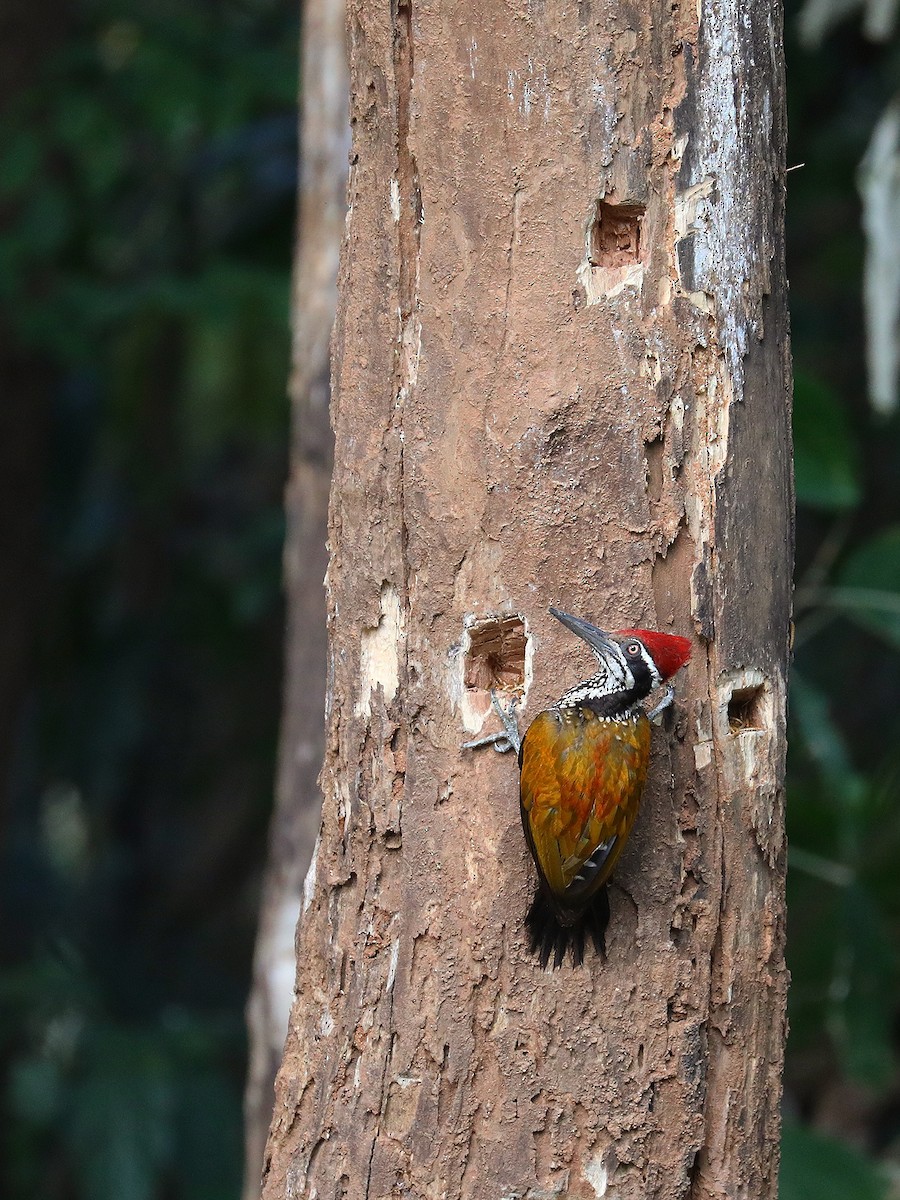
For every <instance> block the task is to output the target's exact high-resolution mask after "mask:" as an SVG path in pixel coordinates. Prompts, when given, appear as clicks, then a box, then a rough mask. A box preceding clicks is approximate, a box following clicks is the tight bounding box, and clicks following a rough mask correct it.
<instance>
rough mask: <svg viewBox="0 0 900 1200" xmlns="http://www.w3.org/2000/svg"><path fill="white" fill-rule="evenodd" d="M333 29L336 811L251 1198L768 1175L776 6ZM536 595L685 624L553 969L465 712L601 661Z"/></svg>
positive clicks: (525, 871) (585, 11)
mask: <svg viewBox="0 0 900 1200" xmlns="http://www.w3.org/2000/svg"><path fill="white" fill-rule="evenodd" d="M349 23H350V24H349V27H350V37H351V81H352V89H351V94H352V97H353V100H352V107H351V123H352V127H353V134H354V144H353V154H352V159H351V161H352V164H353V165H352V168H351V181H350V205H351V208H350V219H349V223H348V232H347V237H346V240H345V244H344V250H343V257H342V268H341V278H340V297H341V298H340V303H339V309H338V320H337V326H336V333H335V342H334V362H333V401H332V421H333V424H334V428H335V434H336V462H337V468H336V474H335V479H334V483H333V488H332V494H331V509H330V541H331V550H332V557H331V562H330V566H329V571H328V606H329V620H330V650H329V694H328V709H327V711H328V740H327V749H326V759H325V769H324V773H323V783H324V815H323V826H322V833H321V842H320V846H319V849H318V852H317V854H316V857H315V859H314V862H313V866H312V868H311V871H310V875H309V877H308V884H307V888H306V892H305V902H304V903H305V913H304V916H303V918H302V920H301V924H300V927H299V932H298V976H297V997H296V1000H295V1004H294V1008H293V1011H292V1015H291V1022H290V1029H289V1033H288V1039H287V1044H286V1048H285V1058H284V1063H283V1066H282V1069H281V1072H280V1074H279V1080H278V1083H277V1087H276V1105H275V1117H274V1122H273V1126H272V1130H271V1133H270V1139H269V1145H268V1150H267V1174H266V1181H265V1186H264V1195H265V1196H266V1197H267V1198H268V1200H274V1198H275V1197H283V1196H292V1197H299V1196H303V1197H310V1198H311V1197H317V1198H318V1200H324V1198H325V1197H328V1198H330V1197H338V1196H340V1197H346V1198H348V1200H355V1198H357V1197H369V1198H381V1197H388V1196H391V1195H409V1196H416V1197H448V1198H457V1197H479V1198H480V1197H484V1198H485V1200H488V1198H490V1200H498V1198H499V1197H513V1196H516V1197H521V1198H524V1197H526V1196H529V1197H534V1198H537V1197H549V1196H557V1195H559V1196H563V1195H564V1196H567V1197H595V1196H604V1195H606V1196H615V1197H616V1198H617V1200H637V1198H638V1197H640V1198H641V1200H643V1198H644V1197H648V1196H649V1197H665V1198H666V1200H669V1198H675V1197H679V1198H681V1197H690V1198H691V1200H701V1198H704V1197H719V1196H729V1197H748V1198H750V1197H752V1198H753V1200H760V1198H763V1197H767V1196H774V1195H775V1191H776V1178H777V1161H778V1142H779V1137H778V1133H779V1111H778V1110H779V1098H780V1076H781V1063H782V1051H783V1038H784V1000H785V989H786V982H787V980H786V973H785V968H784V962H783V937H784V893H783V882H784V863H785V846H784V837H783V760H784V747H785V738H784V717H785V673H786V667H787V657H788V637H789V634H788V630H789V607H790V575H791V559H792V515H791V511H792V497H791V487H790V429H789V364H788V350H787V321H786V308H785V290H786V289H785V280H784V267H783V245H782V234H783V201H784V103H783V95H784V93H783V80H782V49H781V17H780V11H779V9H778V7H777V5H776V6H773V5H770V4H768V3H763V2H762V0H744V2H743V3H741V4H739V3H738V0H701V3H700V4H699V5H693V4H690V5H684V6H682V5H678V4H675V5H672V4H670V3H668V2H666V3H660V2H657V0H653V2H652V3H651V4H649V5H631V4H627V3H624V2H621V0H620V2H615V0H610V2H607V3H602V2H601V0H581V2H580V3H578V4H574V3H573V4H563V3H560V2H558V0H543V2H539V0H531V2H530V3H529V2H527V0H505V2H504V3H502V4H500V3H497V2H496V0H491V2H489V3H485V4H484V5H482V6H481V8H480V10H479V15H478V20H477V22H476V21H474V20H473V13H472V9H471V7H470V6H469V5H462V4H453V3H450V2H449V0H431V2H430V3H425V2H421V3H420V2H418V0H416V2H414V3H410V2H409V0H393V2H389V0H351V3H350V7H349ZM551 603H556V604H559V605H560V606H561V607H562V608H564V609H568V610H569V611H574V612H576V613H579V614H581V615H584V616H586V617H589V618H591V619H593V620H596V621H597V622H599V623H601V624H605V625H607V626H612V627H616V626H622V625H635V624H637V625H647V626H651V627H653V626H656V627H658V628H662V629H671V630H674V631H678V632H684V633H692V634H693V635H694V638H695V649H694V656H693V660H692V662H691V665H690V668H689V670H688V672H687V673H686V676H683V677H682V679H681V682H680V695H679V699H678V701H677V705H676V711H675V715H674V721H673V723H672V725H671V726H670V728H669V729H668V730H667V731H657V732H656V733H655V734H654V749H653V758H652V763H651V774H650V781H649V784H648V787H647V790H646V793H645V797H644V802H643V805H642V810H641V813H640V815H639V817H638V822H637V826H636V829H635V833H634V835H633V837H632V840H631V842H630V843H629V846H628V847H627V849H626V852H625V854H624V856H623V858H622V859H621V862H620V865H619V867H618V868H617V872H616V876H615V881H614V886H613V888H612V894H611V905H612V923H611V927H610V933H609V936H608V945H609V956H608V960H607V961H606V962H603V961H601V960H600V959H598V958H596V957H594V958H590V959H589V960H588V961H587V962H586V963H585V966H584V967H583V968H581V969H573V968H571V967H565V968H563V969H562V970H560V971H558V972H556V973H550V972H546V973H545V972H542V971H541V970H540V969H539V967H538V966H537V964H536V963H535V962H534V961H533V960H532V959H530V958H529V957H528V955H527V953H526V950H525V946H524V938H523V928H522V925H523V915H524V913H525V910H526V906H527V903H528V900H529V897H530V893H531V890H532V887H533V873H532V868H531V865H530V863H529V861H528V857H527V853H526V850H525V844H524V840H523V838H522V834H521V830H520V828H519V817H518V802H517V774H516V769H515V764H514V762H513V761H512V759H511V757H506V758H504V757H501V756H499V755H495V754H492V753H490V752H489V751H483V752H480V753H476V754H472V753H467V752H463V751H461V750H460V743H461V742H462V741H463V740H464V739H465V738H466V737H467V736H471V734H472V733H473V732H476V731H478V730H480V729H481V728H482V727H484V728H485V729H487V728H489V727H492V723H493V721H494V718H493V717H492V715H491V714H490V711H489V698H488V692H487V685H488V684H489V682H490V678H491V676H492V673H493V675H494V677H496V678H497V680H498V682H500V683H502V684H504V685H505V686H506V687H507V688H515V687H516V685H518V688H519V690H520V691H521V692H522V693H523V696H524V698H523V702H522V704H521V705H520V714H521V718H522V721H523V723H526V722H527V721H528V720H529V719H531V718H532V717H533V716H534V715H535V714H536V713H537V712H538V711H540V709H541V708H543V707H545V706H546V704H547V703H548V702H549V701H552V700H553V699H554V698H555V697H556V696H558V695H559V694H560V692H561V691H562V690H563V689H564V688H565V687H566V686H567V685H569V684H571V683H572V682H573V681H574V680H576V679H578V678H581V677H583V676H584V674H586V673H587V671H588V670H589V669H590V664H589V662H588V661H586V656H585V654H584V652H583V650H582V648H580V647H579V646H577V645H573V639H571V638H569V637H568V636H567V635H566V633H565V631H564V630H563V629H562V628H561V627H559V626H557V625H555V623H554V622H553V620H552V618H550V617H549V616H548V614H547V611H546V610H547V606H548V604H551ZM501 618H502V620H501ZM492 622H493V623H492ZM523 634H524V647H523V645H522V635H523Z"/></svg>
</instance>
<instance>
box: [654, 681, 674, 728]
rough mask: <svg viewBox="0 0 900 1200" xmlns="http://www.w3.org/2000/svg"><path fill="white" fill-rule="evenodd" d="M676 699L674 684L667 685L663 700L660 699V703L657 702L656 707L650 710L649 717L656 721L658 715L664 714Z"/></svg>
mask: <svg viewBox="0 0 900 1200" xmlns="http://www.w3.org/2000/svg"><path fill="white" fill-rule="evenodd" d="M674 699H675V689H674V688H673V687H672V685H671V683H670V684H668V685H667V687H666V694H665V695H664V696H663V698H662V700H660V702H659V704H657V706H656V707H655V708H651V709H650V711H649V712H648V713H647V716H648V718H649V719H650V720H651V721H656V719H657V717H660V716H662V714H663V713H664V712H665V710H666V709H667V708H668V707H669V706H670V705H671V703H672V701H673V700H674ZM657 724H659V722H658V721H657Z"/></svg>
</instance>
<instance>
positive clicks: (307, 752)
mask: <svg viewBox="0 0 900 1200" xmlns="http://www.w3.org/2000/svg"><path fill="white" fill-rule="evenodd" d="M348 90H349V83H348V78H347V50H346V38H345V7H344V0H305V3H304V7H303V67H302V110H303V111H302V121H301V130H300V145H301V151H302V166H301V175H300V194H299V219H298V236H297V251H296V266H295V270H294V302H293V322H294V338H293V371H292V375H291V385H290V392H291V408H292V425H293V446H292V451H291V476H290V480H289V482H288V487H287V494H286V508H287V518H288V523H287V537H286V542H285V583H286V589H287V606H288V628H287V640H286V656H285V690H284V719H283V722H282V730H281V745H280V751H279V763H278V775H277V780H276V788H275V812H274V815H273V818H272V829H271V834H270V847H269V860H268V863H267V864H266V874H265V883H264V887H263V895H262V902H261V906H260V922H259V934H258V938H257V945H256V953H255V956H254V971H253V988H252V992H251V996H250V1002H249V1004H248V1008H247V1024H248V1033H249V1041H250V1054H249V1070H248V1077H247V1090H246V1096H245V1102H244V1111H245V1126H246V1154H245V1171H244V1192H243V1195H244V1200H255V1198H256V1197H258V1196H259V1192H260V1173H261V1170H262V1162H263V1151H264V1148H265V1144H266V1133H267V1131H268V1128H269V1122H270V1120H271V1117H272V1101H273V1098H274V1083H275V1073H276V1071H277V1070H278V1064H279V1063H280V1061H281V1055H282V1050H283V1048H284V1038H285V1034H286V1032H287V1025H288V1014H289V1012H290V1007H291V999H292V997H293V994H294V974H295V958H294V930H295V928H296V925H297V918H298V916H299V914H300V899H301V895H302V892H303V879H304V876H305V875H306V869H307V866H308V865H309V860H310V857H311V855H312V851H313V843H314V841H315V835H316V830H317V829H318V827H319V821H320V817H321V799H320V791H319V785H318V773H319V769H320V767H321V765H322V757H323V754H324V750H325V730H324V723H323V718H322V714H323V711H324V708H325V661H326V655H325V640H326V637H325V595H324V590H323V586H322V580H323V577H324V575H325V568H326V566H327V562H328V557H327V548H326V544H325V536H326V524H327V510H328V489H329V486H330V483H331V467H332V436H331V429H330V427H329V423H328V396H329V354H328V350H329V342H330V338H331V327H332V325H333V323H334V313H335V307H336V303H337V273H338V253H339V250H340V244H341V236H342V234H343V231H344V217H345V213H346V199H347V151H348V149H349V132H350V129H349V121H348V112H347V103H348Z"/></svg>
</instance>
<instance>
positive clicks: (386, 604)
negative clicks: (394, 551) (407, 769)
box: [356, 583, 405, 717]
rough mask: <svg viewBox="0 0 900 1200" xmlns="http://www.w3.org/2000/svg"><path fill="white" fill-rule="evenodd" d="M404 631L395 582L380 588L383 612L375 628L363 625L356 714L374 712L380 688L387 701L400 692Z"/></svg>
mask: <svg viewBox="0 0 900 1200" xmlns="http://www.w3.org/2000/svg"><path fill="white" fill-rule="evenodd" d="M404 634H405V621H404V619H403V610H402V609H401V607H400V597H399V595H398V594H397V589H396V588H395V587H394V586H393V584H390V583H385V584H384V585H383V586H382V589H381V616H380V618H379V620H378V624H377V625H376V626H375V628H374V629H364V630H363V635H362V643H361V645H360V651H359V674H360V681H359V686H360V694H359V699H358V700H357V702H356V715H357V716H358V717H369V716H371V714H372V696H373V694H374V692H375V690H376V688H381V690H382V692H383V694H384V702H385V704H389V703H390V702H391V700H393V698H394V697H395V696H396V695H397V688H398V687H399V685H400V641H401V639H402V638H403V636H404Z"/></svg>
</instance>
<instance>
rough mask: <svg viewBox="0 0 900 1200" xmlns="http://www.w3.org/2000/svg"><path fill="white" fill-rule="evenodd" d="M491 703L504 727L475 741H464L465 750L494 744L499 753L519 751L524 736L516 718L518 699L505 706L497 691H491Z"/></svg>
mask: <svg viewBox="0 0 900 1200" xmlns="http://www.w3.org/2000/svg"><path fill="white" fill-rule="evenodd" d="M491 705H492V706H493V709H494V711H495V712H496V714H497V716H498V717H499V718H500V720H501V722H502V723H503V729H502V730H501V731H500V732H499V733H490V734H488V736H487V737H483V738H476V739H475V741H473V742H463V744H462V748H463V750H477V749H478V747H479V746H493V747H494V749H495V750H496V751H497V753H498V754H506V753H507V752H508V751H509V750H515V752H516V754H518V753H519V747H520V746H521V745H522V737H521V735H520V733H519V723H518V721H517V720H516V699H515V697H513V699H512V700H511V701H510V703H509V708H504V707H503V705H502V704H501V703H500V701H499V700H498V698H497V693H496V692H495V691H493V690H492V691H491Z"/></svg>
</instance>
